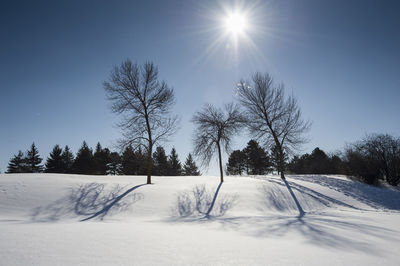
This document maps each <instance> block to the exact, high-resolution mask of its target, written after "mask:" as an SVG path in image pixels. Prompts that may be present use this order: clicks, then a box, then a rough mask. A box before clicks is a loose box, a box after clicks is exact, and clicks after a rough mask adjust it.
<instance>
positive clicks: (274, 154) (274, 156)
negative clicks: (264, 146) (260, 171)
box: [271, 146, 288, 175]
mask: <svg viewBox="0 0 400 266" xmlns="http://www.w3.org/2000/svg"><path fill="white" fill-rule="evenodd" d="M287 160H288V156H287V154H286V153H285V152H284V153H283V162H281V156H280V152H279V149H278V148H277V147H276V146H273V147H272V149H271V164H272V167H273V168H274V169H275V170H276V171H277V172H278V175H279V174H281V172H282V171H285V169H286V163H285V162H286V161H287ZM281 167H283V169H280V168H281Z"/></svg>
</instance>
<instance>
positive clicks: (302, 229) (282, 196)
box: [169, 180, 398, 255]
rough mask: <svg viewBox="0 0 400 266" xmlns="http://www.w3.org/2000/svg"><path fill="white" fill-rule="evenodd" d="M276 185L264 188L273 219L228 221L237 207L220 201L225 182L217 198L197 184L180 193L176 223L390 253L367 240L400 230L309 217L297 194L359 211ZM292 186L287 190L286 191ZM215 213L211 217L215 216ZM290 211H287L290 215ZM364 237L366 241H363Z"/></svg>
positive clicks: (293, 185) (387, 236) (332, 217)
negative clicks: (212, 225)
mask: <svg viewBox="0 0 400 266" xmlns="http://www.w3.org/2000/svg"><path fill="white" fill-rule="evenodd" d="M268 181H269V182H272V183H273V184H274V186H267V185H264V186H263V187H262V189H261V192H262V193H261V195H262V197H263V200H264V203H265V205H268V207H269V208H271V207H272V208H273V209H275V210H276V211H278V213H276V212H274V213H271V212H270V213H271V215H265V216H239V217H224V214H225V213H226V211H227V210H228V209H230V208H231V207H233V205H234V203H235V201H236V196H235V197H225V198H222V199H219V200H217V196H218V192H219V190H220V188H221V185H222V184H219V186H218V188H217V189H216V191H215V194H214V196H212V194H210V193H209V192H207V190H206V189H205V186H204V185H202V186H196V187H194V189H193V190H192V191H186V192H183V193H181V194H179V195H178V198H177V203H176V207H175V208H174V213H175V214H176V213H178V218H176V216H175V218H174V219H170V220H169V221H170V222H184V223H187V222H189V223H208V222H213V223H217V224H219V225H220V226H221V227H222V228H224V229H231V230H234V231H237V232H239V233H244V234H246V235H250V236H253V237H269V238H270V237H276V238H279V237H283V236H285V235H289V234H290V233H292V232H295V233H297V234H300V236H301V237H302V238H303V239H304V241H305V242H307V243H310V244H312V245H315V246H318V247H323V248H332V249H338V250H350V251H358V252H364V253H371V254H375V255H379V254H381V253H383V252H384V249H383V248H382V249H378V248H377V247H376V246H371V244H370V243H369V242H370V241H369V240H368V239H365V238H364V237H365V236H366V237H367V238H376V239H393V240H395V241H398V239H396V238H395V236H394V235H395V234H398V232H397V231H393V230H388V229H386V228H383V227H379V226H374V225H369V224H367V223H365V218H363V221H360V220H359V219H361V218H357V217H351V218H350V219H349V217H344V216H335V215H329V214H326V213H320V214H318V213H316V212H310V213H307V212H306V211H304V209H303V207H302V205H301V204H302V203H303V202H302V201H301V200H299V199H298V198H297V197H296V195H295V193H294V192H293V190H295V191H298V192H300V193H299V195H301V196H302V198H300V199H305V198H304V197H306V198H307V199H308V200H313V201H315V202H318V203H320V204H322V205H323V206H331V205H332V204H337V205H340V206H345V207H349V208H351V209H357V210H359V209H358V208H356V207H354V206H351V205H349V204H346V203H344V202H341V201H339V200H336V199H334V198H331V197H328V196H326V195H323V194H321V193H318V192H317V191H314V190H312V189H310V188H307V187H304V186H301V185H298V184H296V183H293V182H288V181H286V180H279V181H278V180H268ZM281 187H286V188H287V191H286V192H285V190H283V189H281ZM288 210H291V211H296V212H298V213H297V214H296V215H290V214H288V213H287V212H286V211H288ZM211 212H212V213H213V215H210V213H211ZM285 212H286V213H285ZM360 234H361V235H362V237H359V236H360Z"/></svg>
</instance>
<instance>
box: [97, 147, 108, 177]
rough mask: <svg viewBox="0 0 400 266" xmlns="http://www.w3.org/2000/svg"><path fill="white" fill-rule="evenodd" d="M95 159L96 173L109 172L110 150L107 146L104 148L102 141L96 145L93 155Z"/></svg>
mask: <svg viewBox="0 0 400 266" xmlns="http://www.w3.org/2000/svg"><path fill="white" fill-rule="evenodd" d="M93 159H94V169H93V171H94V174H96V175H106V174H107V164H108V163H109V162H110V150H109V149H107V148H104V149H103V148H102V147H101V145H100V142H98V143H97V145H96V150H95V152H94V155H93Z"/></svg>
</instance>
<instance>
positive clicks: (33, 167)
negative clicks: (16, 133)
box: [25, 143, 43, 173]
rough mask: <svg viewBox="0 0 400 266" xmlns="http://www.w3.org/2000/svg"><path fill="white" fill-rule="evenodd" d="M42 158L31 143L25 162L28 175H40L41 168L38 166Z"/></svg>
mask: <svg viewBox="0 0 400 266" xmlns="http://www.w3.org/2000/svg"><path fill="white" fill-rule="evenodd" d="M42 160H43V159H42V158H40V156H39V151H38V149H37V148H36V146H35V143H32V146H31V149H30V150H28V151H27V154H26V158H25V162H26V168H27V172H28V173H40V172H42V171H43V166H42V165H40V163H41V162H42Z"/></svg>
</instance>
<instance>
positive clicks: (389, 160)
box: [345, 134, 400, 186]
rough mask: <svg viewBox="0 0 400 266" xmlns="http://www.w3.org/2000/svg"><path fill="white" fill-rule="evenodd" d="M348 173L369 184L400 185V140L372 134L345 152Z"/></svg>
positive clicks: (385, 135)
mask: <svg viewBox="0 0 400 266" xmlns="http://www.w3.org/2000/svg"><path fill="white" fill-rule="evenodd" d="M345 161H346V164H347V168H348V173H349V174H350V175H353V176H355V177H358V178H359V179H360V180H361V181H363V182H366V183H369V184H377V183H378V180H379V179H380V180H385V181H387V182H388V183H389V184H390V185H392V186H397V185H398V184H399V183H400V138H395V137H393V136H390V135H388V134H372V135H368V136H366V137H365V138H364V139H363V140H361V141H359V142H357V143H355V144H352V145H350V146H349V147H348V148H347V149H346V151H345Z"/></svg>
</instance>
